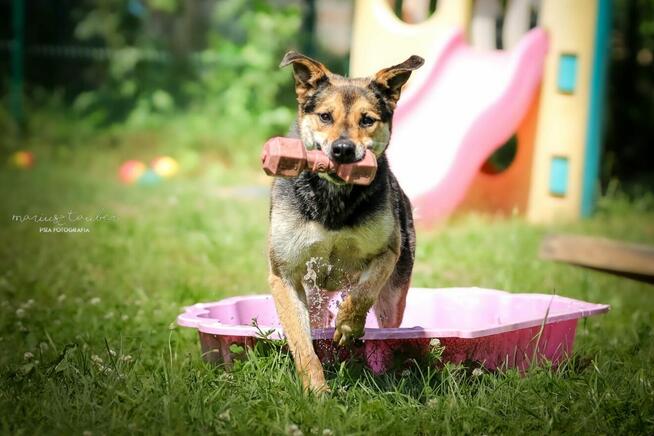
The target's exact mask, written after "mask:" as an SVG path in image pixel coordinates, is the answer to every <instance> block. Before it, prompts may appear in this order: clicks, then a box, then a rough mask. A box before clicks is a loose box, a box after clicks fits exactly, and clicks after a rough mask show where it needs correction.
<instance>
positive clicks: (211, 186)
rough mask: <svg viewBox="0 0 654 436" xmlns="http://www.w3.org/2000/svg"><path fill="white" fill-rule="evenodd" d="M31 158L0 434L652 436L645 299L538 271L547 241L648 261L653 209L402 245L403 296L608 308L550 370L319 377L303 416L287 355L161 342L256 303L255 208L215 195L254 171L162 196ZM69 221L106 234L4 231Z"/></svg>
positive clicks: (17, 242) (596, 276) (552, 268)
mask: <svg viewBox="0 0 654 436" xmlns="http://www.w3.org/2000/svg"><path fill="white" fill-rule="evenodd" d="M46 144H47V143H46ZM34 146H35V147H36V150H37V153H38V154H37V157H38V158H39V165H37V166H36V168H34V169H33V170H31V171H17V170H13V169H9V168H2V169H1V170H0V197H1V198H2V202H1V204H0V217H1V218H0V219H1V222H2V225H0V238H1V239H0V242H1V243H0V349H1V350H2V352H0V432H1V433H3V434H41V433H47V434H51V433H54V434H82V433H85V432H92V433H93V434H125V433H130V434H131V433H137V434H138V433H165V434H200V433H207V432H211V433H229V434H247V435H253V434H299V433H298V431H301V432H302V433H304V434H318V435H322V434H439V433H447V434H460V433H473V434H513V433H535V434H542V433H581V434H588V433H591V434H614V433H642V434H652V433H654V389H653V384H654V370H653V369H652V363H653V362H654V288H652V287H651V286H648V285H644V284H640V283H637V282H634V281H630V280H626V279H621V278H617V277H613V276H610V275H607V274H603V273H599V272H593V271H589V270H584V269H580V268H575V267H572V266H567V265H561V264H554V263H549V262H544V261H541V260H539V259H538V258H537V251H538V245H539V242H540V240H541V238H542V236H543V235H544V234H545V233H547V232H548V231H570V232H578V233H583V234H593V235H605V236H609V237H615V238H622V239H626V240H632V241H638V242H649V243H654V212H653V210H654V208H653V207H652V197H651V196H649V197H647V196H644V197H642V198H641V199H639V200H638V201H627V200H625V199H624V198H623V197H622V196H620V195H619V194H611V195H610V196H609V197H608V198H604V199H602V202H601V205H600V206H601V207H600V211H599V213H598V214H597V215H596V216H595V217H594V218H593V219H591V220H587V221H583V222H579V223H573V224H567V225H557V226H553V227H542V226H532V225H529V224H527V223H525V222H524V221H523V220H522V219H520V218H509V219H493V218H490V217H483V216H478V215H467V216H463V217H459V218H457V219H455V220H453V221H452V222H451V223H450V224H449V225H448V226H447V227H445V228H442V229H440V230H438V231H431V232H420V233H419V235H418V249H417V252H418V253H417V257H418V258H417V264H416V268H415V272H414V280H413V283H414V285H416V286H430V287H445V286H484V287H493V288H500V289H506V290H510V291H534V292H556V293H558V294H561V295H565V296H570V297H574V298H581V299H584V300H588V301H592V302H602V303H609V304H611V305H612V310H611V312H610V313H609V314H608V315H605V316H601V317H597V318H592V319H588V320H587V321H584V322H582V323H581V324H580V326H579V328H578V334H577V342H576V348H575V355H574V356H573V358H572V359H571V360H569V361H568V362H566V363H565V364H564V365H563V366H562V367H561V368H559V369H557V370H555V369H551V368H534V369H532V370H530V371H529V372H528V373H527V374H526V375H525V376H520V375H519V374H517V373H516V372H514V371H508V372H504V373H497V374H489V373H481V374H479V373H478V372H475V373H471V372H470V371H468V370H467V369H466V368H464V367H461V366H454V365H447V366H445V368H444V369H442V370H441V371H434V370H428V369H427V368H424V367H418V366H415V367H413V368H412V369H410V370H408V371H405V372H403V373H399V374H393V375H386V376H381V377H374V376H372V375H371V374H370V373H369V372H367V371H365V370H362V369H361V368H358V367H356V366H354V365H345V366H337V367H330V368H328V372H327V376H328V380H329V383H330V385H331V387H332V390H333V393H332V394H330V395H327V396H326V397H324V398H315V397H313V396H311V395H308V394H305V393H303V392H302V390H301V389H300V388H299V386H298V383H297V381H296V378H295V375H294V371H293V366H292V361H291V359H290V357H289V355H288V354H287V353H286V352H285V351H283V350H280V349H278V348H275V347H273V348H272V349H268V350H264V349H257V350H254V351H253V352H252V353H251V355H250V357H251V358H250V360H248V361H246V362H243V363H241V364H238V365H237V366H236V367H235V368H233V369H232V370H230V371H226V370H224V369H223V368H220V367H214V366H211V365H209V364H206V363H204V362H203V361H202V360H201V358H200V352H199V346H198V341H197V337H196V335H195V334H194V332H193V331H189V330H186V329H182V328H179V327H176V326H175V325H174V324H173V321H174V319H175V317H176V315H177V314H178V313H179V312H180V309H181V308H182V306H184V305H188V304H191V303H194V302H198V301H207V300H216V299H219V298H222V297H226V296H228V295H236V294H243V293H252V292H266V291H267V290H266V268H267V266H266V233H267V208H268V204H267V199H266V198H256V197H255V198H233V197H229V196H226V195H225V192H226V189H225V187H226V186H227V185H230V184H237V183H240V184H248V185H249V184H264V183H266V182H267V181H266V180H264V179H262V178H261V177H260V176H258V172H256V171H255V170H254V169H253V170H247V169H238V170H237V169H234V168H230V167H227V166H225V165H224V164H221V163H220V162H219V161H218V160H216V159H212V158H211V155H203V156H201V159H200V164H199V166H198V167H197V168H196V169H195V170H193V171H188V172H187V174H186V175H183V176H182V177H179V178H177V179H175V180H173V181H170V182H167V183H166V184H162V185H159V186H156V187H150V188H147V187H124V186H121V185H119V184H118V183H117V182H115V180H114V176H113V175H114V171H115V168H116V167H117V165H118V163H119V161H120V159H122V158H125V157H128V155H129V154H130V153H129V151H127V150H128V149H127V148H125V147H118V148H116V149H113V148H111V147H110V146H108V145H107V146H96V147H90V146H84V145H78V146H77V147H76V148H72V149H70V148H65V147H59V146H57V147H49V146H47V145H43V144H42V145H38V144H36V145H34ZM139 150H140V151H138V153H141V156H142V157H147V156H146V155H147V154H148V153H153V152H154V151H156V149H147V148H146V149H145V151H144V149H143V148H140V149H139ZM133 153H137V152H136V151H135V152H133ZM150 157H151V156H150ZM69 210H70V211H73V212H75V213H77V214H84V215H95V214H98V213H106V214H108V215H115V217H116V219H115V221H105V222H97V223H93V224H89V225H88V227H89V228H90V230H91V231H90V233H83V234H61V233H60V234H54V233H51V234H45V233H39V231H38V228H39V225H38V224H34V223H22V224H21V223H17V222H15V221H12V216H13V215H24V214H40V215H49V214H54V213H59V214H67V213H68V211H69ZM25 353H31V354H32V356H33V357H31V358H30V357H29V355H27V357H26V356H25ZM296 429H297V431H296ZM330 431H331V433H330ZM86 434H88V433H86Z"/></svg>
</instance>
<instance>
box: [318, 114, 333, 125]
mask: <svg viewBox="0 0 654 436" xmlns="http://www.w3.org/2000/svg"><path fill="white" fill-rule="evenodd" d="M318 117H320V121H322V122H323V123H331V122H332V121H333V120H332V114H330V113H329V112H323V113H321V114H318Z"/></svg>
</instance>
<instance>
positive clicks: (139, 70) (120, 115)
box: [0, 0, 654, 190]
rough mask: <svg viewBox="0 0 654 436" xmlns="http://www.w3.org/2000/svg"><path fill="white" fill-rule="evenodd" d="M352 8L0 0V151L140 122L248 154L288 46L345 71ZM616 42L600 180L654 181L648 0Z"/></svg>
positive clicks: (288, 91)
mask: <svg viewBox="0 0 654 436" xmlns="http://www.w3.org/2000/svg"><path fill="white" fill-rule="evenodd" d="M390 3H391V5H392V7H393V8H394V10H395V11H396V12H397V13H398V14H399V15H400V16H402V17H403V19H405V20H406V21H409V22H416V21H420V20H422V19H425V18H426V16H425V14H424V13H416V12H415V11H416V10H417V9H416V4H417V5H418V6H419V7H423V8H430V9H429V10H432V11H433V10H434V8H435V7H436V4H437V2H436V1H418V2H416V1H406V2H402V1H394V0H391V1H390ZM498 3H499V4H500V5H501V7H502V8H504V7H506V1H502V2H498ZM352 14H353V2H350V1H347V0H324V1H320V0H305V1H303V0H269V1H264V0H98V1H74V0H55V1H52V0H2V1H0V65H2V66H3V67H2V70H1V72H0V93H1V95H2V98H1V100H0V101H1V102H2V105H1V109H0V129H1V130H2V131H3V132H4V134H3V135H2V137H1V138H0V147H1V150H2V152H3V155H6V154H7V153H10V152H11V151H12V150H15V149H19V148H21V147H24V146H25V144H26V141H29V140H30V138H33V137H34V136H35V135H36V136H38V135H40V134H43V129H52V130H53V132H57V133H56V134H55V137H56V139H58V140H56V141H54V143H51V144H50V145H49V146H50V147H68V148H70V149H71V150H75V147H81V146H82V145H83V146H85V147H89V146H93V147H99V148H102V147H103V146H106V144H103V143H96V141H94V140H93V133H97V132H103V133H107V132H110V135H109V136H110V137H111V138H110V141H109V142H110V144H114V145H117V144H118V145H122V144H123V141H127V142H128V143H129V144H127V145H126V146H129V147H140V146H142V145H143V144H139V143H132V142H131V141H129V140H127V139H126V137H125V134H126V133H127V132H129V133H132V134H134V133H135V132H139V133H141V134H143V135H147V136H148V138H149V141H154V142H156V144H157V146H161V147H164V148H173V149H177V148H179V149H184V150H195V151H198V152H207V151H210V152H211V153H215V155H216V156H217V157H219V158H220V159H222V160H224V162H227V163H229V162H240V163H244V162H246V161H247V160H249V159H250V158H252V157H253V156H256V154H257V152H258V150H259V148H260V145H261V142H262V141H263V140H264V139H265V138H267V137H269V136H271V135H274V134H281V133H284V132H285V131H286V130H287V128H288V126H289V125H290V123H291V122H292V120H293V112H294V107H293V103H294V98H293V92H292V83H291V80H290V77H289V76H290V73H289V72H288V71H279V70H278V69H277V64H278V62H279V60H280V59H281V57H282V55H283V53H284V52H285V51H286V50H288V49H290V48H294V49H298V50H301V51H303V52H305V53H307V54H309V55H311V56H315V57H317V58H319V59H321V60H323V61H324V62H325V63H326V64H327V65H329V66H330V68H331V69H332V70H333V71H335V72H338V73H347V71H348V58H349V50H350V36H351V27H352ZM500 15H501V14H500ZM497 26H498V29H500V28H501V26H502V20H501V18H498V20H497ZM498 34H499V32H498ZM610 43H611V56H610V66H609V77H610V79H609V87H608V90H607V96H608V105H607V108H608V109H607V111H606V115H605V118H604V119H605V125H604V126H603V129H604V135H605V136H604V144H603V145H604V153H603V158H602V164H601V180H602V186H603V189H604V190H606V188H607V186H608V183H609V181H611V180H618V181H620V182H622V183H623V184H625V185H627V186H628V189H631V187H633V186H634V185H638V186H641V187H642V186H651V185H652V183H653V181H652V171H651V160H650V159H646V158H644V157H645V156H650V155H651V150H650V148H651V144H652V140H653V138H654V122H652V120H654V61H653V57H654V55H653V50H654V1H652V0H614V1H613V23H612V30H611V37H610ZM54 119H56V120H57V121H56V122H54V121H52V120H54ZM37 120H38V121H37ZM51 121H52V123H51ZM51 124H54V125H51ZM67 128H70V129H72V131H71V132H66V129H67ZM39 130H40V131H41V132H39ZM53 134H54V133H53ZM86 135H91V137H89V136H86ZM105 139H106V138H105ZM151 146H152V144H151ZM243 149H246V150H247V151H250V152H251V153H248V152H247V151H246V152H244V150H243Z"/></svg>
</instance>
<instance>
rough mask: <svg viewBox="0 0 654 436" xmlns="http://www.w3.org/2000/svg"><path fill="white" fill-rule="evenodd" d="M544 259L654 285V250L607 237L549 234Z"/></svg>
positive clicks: (543, 246) (546, 239)
mask: <svg viewBox="0 0 654 436" xmlns="http://www.w3.org/2000/svg"><path fill="white" fill-rule="evenodd" d="M540 258H541V259H546V260H554V261H557V262H566V263H570V264H573V265H578V266H583V267H586V268H592V269H597V270H601V271H605V272H610V273H613V274H617V275H621V276H625V277H629V278H633V279H636V280H640V281H644V282H648V283H654V247H653V246H649V245H642V244H632V243H626V242H621V241H615V240H611V239H605V238H594V237H589V236H577V235H548V236H545V238H544V239H543V242H542V243H541V246H540Z"/></svg>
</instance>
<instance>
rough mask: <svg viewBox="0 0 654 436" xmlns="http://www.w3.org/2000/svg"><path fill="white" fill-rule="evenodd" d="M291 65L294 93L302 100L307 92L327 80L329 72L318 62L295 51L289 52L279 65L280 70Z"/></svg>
mask: <svg viewBox="0 0 654 436" xmlns="http://www.w3.org/2000/svg"><path fill="white" fill-rule="evenodd" d="M291 64H293V77H294V78H295V92H296V93H297V96H298V98H300V99H302V98H303V97H304V96H305V95H306V94H307V92H309V91H311V90H313V89H316V88H317V87H318V85H320V83H322V82H323V81H326V80H329V79H328V77H327V76H328V74H331V73H330V71H329V70H328V69H327V67H325V66H324V65H323V64H321V63H320V62H318V61H316V60H314V59H311V58H310V57H308V56H305V55H303V54H301V53H298V52H296V51H289V52H288V53H286V55H284V59H282V62H281V63H280V64H279V67H280V68H283V67H286V66H288V65H291Z"/></svg>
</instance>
